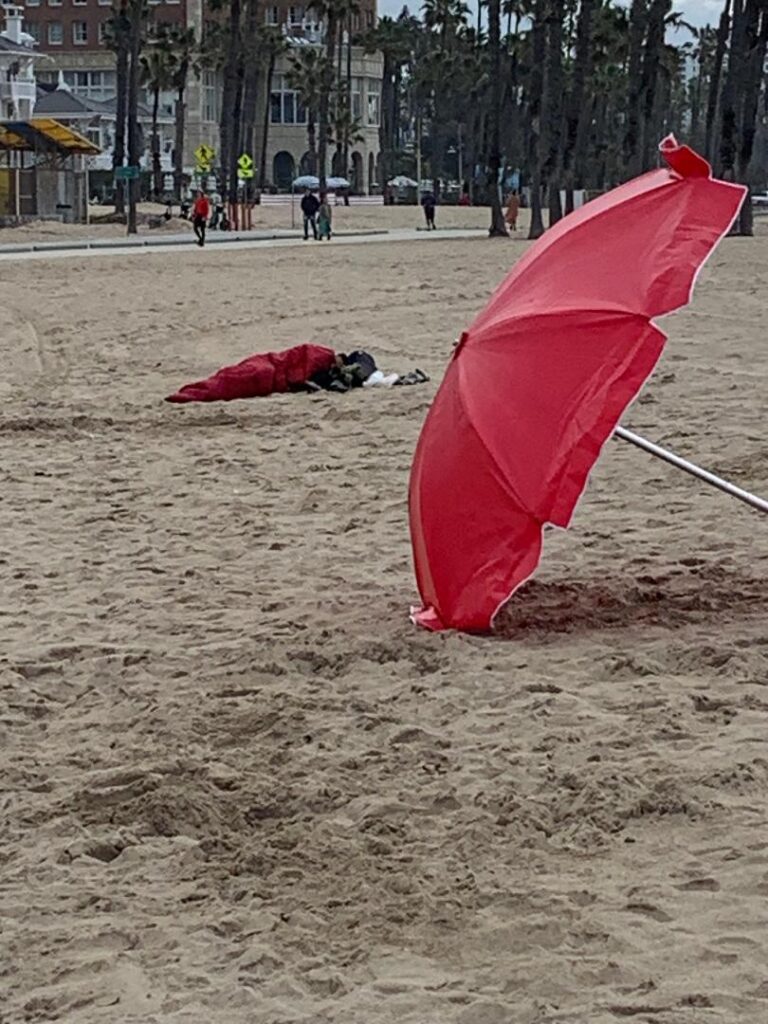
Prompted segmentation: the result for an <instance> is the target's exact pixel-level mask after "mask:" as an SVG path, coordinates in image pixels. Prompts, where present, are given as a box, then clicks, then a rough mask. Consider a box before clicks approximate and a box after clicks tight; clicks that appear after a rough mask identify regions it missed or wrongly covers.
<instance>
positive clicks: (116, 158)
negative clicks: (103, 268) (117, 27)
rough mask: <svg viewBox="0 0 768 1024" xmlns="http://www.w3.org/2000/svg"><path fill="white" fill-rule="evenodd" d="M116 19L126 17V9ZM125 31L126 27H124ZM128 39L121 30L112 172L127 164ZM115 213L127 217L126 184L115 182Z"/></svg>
mask: <svg viewBox="0 0 768 1024" xmlns="http://www.w3.org/2000/svg"><path fill="white" fill-rule="evenodd" d="M116 17H121V18H122V17H125V8H124V7H122V8H121V9H120V14H119V15H116ZM123 29H124V26H123ZM128 56H129V54H128V39H127V37H126V35H125V32H124V31H123V30H121V31H120V32H119V34H118V38H117V67H116V72H115V80H116V88H117V97H116V106H115V148H114V152H113V154H112V170H113V171H115V170H116V169H117V168H118V167H122V166H123V164H124V163H125V129H126V122H127V115H128ZM115 213H116V214H121V215H122V216H125V182H124V181H122V180H121V179H116V181H115Z"/></svg>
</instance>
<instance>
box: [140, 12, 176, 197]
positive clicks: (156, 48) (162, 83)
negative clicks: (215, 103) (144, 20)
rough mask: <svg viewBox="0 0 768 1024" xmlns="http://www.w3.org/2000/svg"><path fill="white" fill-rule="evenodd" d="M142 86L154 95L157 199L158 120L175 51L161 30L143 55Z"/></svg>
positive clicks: (156, 188)
mask: <svg viewBox="0 0 768 1024" xmlns="http://www.w3.org/2000/svg"><path fill="white" fill-rule="evenodd" d="M140 75H141V84H142V85H144V86H146V87H147V88H148V89H149V91H150V92H151V94H152V191H153V193H154V195H155V198H156V199H157V198H158V197H159V196H160V195H161V194H162V191H163V168H162V165H161V162H160V133H159V131H158V127H157V119H158V114H159V111H160V93H161V92H164V91H166V90H167V89H170V88H171V85H172V83H173V50H172V49H171V45H170V40H169V38H168V33H167V32H166V31H164V30H163V29H160V30H159V31H158V32H157V34H156V35H155V36H154V38H152V39H151V40H149V42H148V45H147V47H146V49H145V50H144V52H143V53H142V54H141V71H140Z"/></svg>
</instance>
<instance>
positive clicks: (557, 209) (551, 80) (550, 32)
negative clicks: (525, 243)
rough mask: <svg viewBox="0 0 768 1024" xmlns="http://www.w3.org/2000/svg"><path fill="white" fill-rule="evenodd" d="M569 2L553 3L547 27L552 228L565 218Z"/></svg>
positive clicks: (546, 112) (548, 174) (548, 170)
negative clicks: (565, 53) (565, 55)
mask: <svg viewBox="0 0 768 1024" xmlns="http://www.w3.org/2000/svg"><path fill="white" fill-rule="evenodd" d="M564 18H565V0H550V3H549V18H548V26H547V49H548V53H547V62H546V84H545V87H544V113H543V118H544V120H545V121H546V125H547V149H548V152H547V157H546V163H545V166H544V174H545V180H546V185H547V192H548V195H549V226H550V227H552V225H553V224H556V223H557V222H558V221H559V220H560V219H561V217H562V216H563V209H562V206H561V203H560V163H561V140H562V124H563V90H564V88H565V82H564V76H563V20H564Z"/></svg>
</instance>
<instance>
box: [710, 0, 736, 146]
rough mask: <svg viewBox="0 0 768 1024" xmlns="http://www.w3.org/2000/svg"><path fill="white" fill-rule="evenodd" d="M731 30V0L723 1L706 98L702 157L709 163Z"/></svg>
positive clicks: (713, 144) (713, 143)
mask: <svg viewBox="0 0 768 1024" xmlns="http://www.w3.org/2000/svg"><path fill="white" fill-rule="evenodd" d="M730 29H731V0H725V7H724V8H723V13H722V14H721V15H720V23H719V24H718V26H717V41H716V43H715V56H714V59H713V62H712V77H711V78H710V81H709V95H708V97H707V119H706V125H705V129H704V155H705V156H706V158H707V160H709V162H710V163H714V162H715V122H716V120H717V108H718V103H719V100H720V82H721V80H722V77H723V63H724V61H725V50H726V47H727V46H728V35H729V33H730Z"/></svg>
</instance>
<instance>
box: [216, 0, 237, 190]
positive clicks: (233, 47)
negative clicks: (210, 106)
mask: <svg viewBox="0 0 768 1024" xmlns="http://www.w3.org/2000/svg"><path fill="white" fill-rule="evenodd" d="M241 13H242V12H241V5H240V0H229V19H228V23H227V29H228V31H227V50H226V59H225V62H224V83H223V88H222V94H221V118H220V120H219V148H220V150H221V153H220V170H221V182H220V185H219V191H220V192H221V194H222V195H223V196H225V197H226V198H227V199H229V198H230V195H231V190H232V182H231V180H230V178H231V174H232V167H233V161H236V160H237V152H236V151H237V134H238V129H239V118H236V117H235V108H236V106H237V93H238V91H239V71H240V69H239V65H240V20H241ZM236 187H237V184H236V183H235V188H236Z"/></svg>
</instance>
